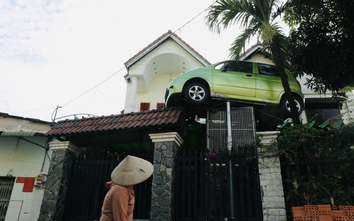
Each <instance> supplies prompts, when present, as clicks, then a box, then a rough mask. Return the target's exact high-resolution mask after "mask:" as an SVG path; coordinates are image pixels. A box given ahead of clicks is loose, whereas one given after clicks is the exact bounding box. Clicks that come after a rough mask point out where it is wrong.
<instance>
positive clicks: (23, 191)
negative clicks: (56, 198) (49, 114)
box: [0, 113, 51, 221]
mask: <svg viewBox="0 0 354 221" xmlns="http://www.w3.org/2000/svg"><path fill="white" fill-rule="evenodd" d="M50 128H51V123H50V122H45V121H41V120H37V119H30V118H23V117H18V116H11V115H8V114H5V113H0V199H1V201H0V220H5V221H12V220H14V221H15V220H16V221H17V220H18V221H32V220H37V219H38V217H39V211H40V207H41V204H42V198H43V193H44V190H43V185H44V183H45V179H46V174H47V172H48V165H49V161H50V153H49V152H48V147H47V143H48V140H47V138H46V137H45V136H44V133H46V132H47V131H49V130H50Z"/></svg>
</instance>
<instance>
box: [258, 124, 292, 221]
mask: <svg viewBox="0 0 354 221" xmlns="http://www.w3.org/2000/svg"><path fill="white" fill-rule="evenodd" d="M257 134H258V135H261V137H260V139H261V144H270V143H271V142H272V141H275V139H276V138H277V136H278V131H270V132H259V133H257ZM277 150H278V147H277V146H275V147H274V153H269V152H267V153H262V149H260V150H258V153H259V157H258V168H259V179H260V185H261V193H262V207H263V220H267V221H286V210H285V200H284V190H283V181H282V176H281V168H280V159H279V154H278V151H277Z"/></svg>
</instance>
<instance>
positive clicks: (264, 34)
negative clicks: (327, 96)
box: [206, 0, 300, 124]
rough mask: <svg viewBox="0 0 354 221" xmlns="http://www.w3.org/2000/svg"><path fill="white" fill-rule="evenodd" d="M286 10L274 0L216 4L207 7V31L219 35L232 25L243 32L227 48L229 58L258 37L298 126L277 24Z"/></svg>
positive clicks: (220, 0) (234, 0) (228, 0)
mask: <svg viewBox="0 0 354 221" xmlns="http://www.w3.org/2000/svg"><path fill="white" fill-rule="evenodd" d="M286 6H287V5H286V4H280V5H278V1H276V0H217V1H216V2H215V3H214V4H213V5H211V6H210V8H209V12H208V15H207V17H206V20H207V24H208V26H209V28H210V29H211V30H214V31H217V33H220V31H221V29H222V28H224V29H226V28H228V27H229V26H231V25H233V24H235V23H239V25H240V26H241V27H243V28H244V30H243V32H242V34H241V35H240V36H239V37H237V38H236V40H235V41H234V42H233V43H232V46H231V48H230V55H231V57H233V58H236V59H237V58H239V56H240V54H241V52H242V51H243V50H244V48H245V44H246V42H247V41H249V40H250V39H251V38H252V37H257V38H258V39H259V40H261V42H262V44H263V46H264V48H266V49H270V51H271V54H272V59H273V61H274V63H275V64H276V66H277V69H278V72H279V74H280V77H281V81H282V85H283V87H284V91H285V96H286V98H287V99H288V101H289V104H290V108H291V115H292V118H293V121H294V124H299V123H300V120H299V113H298V111H297V109H296V105H295V102H294V97H293V95H292V93H291V90H290V87H289V82H288V76H287V74H286V72H285V66H284V59H285V53H284V46H285V42H286V41H285V36H284V34H283V33H282V31H281V28H280V26H279V24H278V23H277V22H276V19H277V18H279V17H280V15H281V14H282V13H283V12H284V10H285V9H286Z"/></svg>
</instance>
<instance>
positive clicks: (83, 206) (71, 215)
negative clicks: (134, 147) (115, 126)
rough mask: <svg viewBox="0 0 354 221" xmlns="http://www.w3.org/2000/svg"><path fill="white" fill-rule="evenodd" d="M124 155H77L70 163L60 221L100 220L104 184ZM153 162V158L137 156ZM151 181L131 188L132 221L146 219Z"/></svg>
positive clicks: (148, 213)
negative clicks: (133, 195)
mask: <svg viewBox="0 0 354 221" xmlns="http://www.w3.org/2000/svg"><path fill="white" fill-rule="evenodd" d="M125 155H126V154H124V155H119V154H117V153H94V154H91V153H90V154H80V155H78V156H77V157H76V158H75V160H74V161H73V162H72V169H71V173H70V179H69V180H70V181H69V186H68V192H67V198H66V202H65V211H64V218H63V220H66V221H71V220H72V221H84V220H85V221H86V220H87V221H92V220H99V219H100V215H101V207H102V204H103V200H104V197H105V195H106V193H107V192H108V189H106V188H105V186H104V184H105V182H106V181H109V180H110V175H111V172H112V171H113V169H114V168H115V167H116V166H117V165H118V163H119V162H120V161H121V160H122V159H124V157H125ZM139 157H141V158H144V159H146V160H148V161H150V162H152V156H150V155H149V156H139ZM151 183H152V178H149V179H148V180H147V181H146V182H143V183H140V184H138V185H134V191H135V207H134V218H136V219H149V218H150V204H151Z"/></svg>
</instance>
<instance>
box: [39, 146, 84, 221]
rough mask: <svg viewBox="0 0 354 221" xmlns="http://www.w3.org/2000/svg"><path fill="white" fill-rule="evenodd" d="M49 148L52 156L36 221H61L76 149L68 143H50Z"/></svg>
mask: <svg viewBox="0 0 354 221" xmlns="http://www.w3.org/2000/svg"><path fill="white" fill-rule="evenodd" d="M49 148H50V150H51V151H52V155H51V159H50V165H49V171H48V177H47V181H46V184H45V189H44V196H43V201H42V206H41V211H40V215H39V218H38V221H56V220H58V221H61V220H62V218H63V213H64V206H65V205H64V202H65V197H66V191H67V184H68V178H69V171H70V168H71V162H72V156H73V154H74V153H76V150H77V148H76V146H75V145H73V144H72V143H70V142H68V141H65V142H60V141H54V142H50V143H49Z"/></svg>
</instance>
